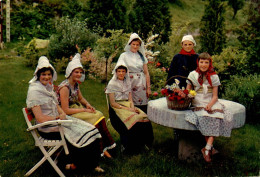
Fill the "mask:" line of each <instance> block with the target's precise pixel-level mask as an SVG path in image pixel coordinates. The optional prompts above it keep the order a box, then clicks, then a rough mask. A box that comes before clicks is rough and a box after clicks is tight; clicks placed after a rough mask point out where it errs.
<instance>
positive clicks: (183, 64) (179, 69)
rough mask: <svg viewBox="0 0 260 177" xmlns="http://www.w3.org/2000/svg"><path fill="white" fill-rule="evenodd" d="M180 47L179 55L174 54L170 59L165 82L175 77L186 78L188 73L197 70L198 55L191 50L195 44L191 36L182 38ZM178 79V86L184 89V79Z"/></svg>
mask: <svg viewBox="0 0 260 177" xmlns="http://www.w3.org/2000/svg"><path fill="white" fill-rule="evenodd" d="M181 46H182V49H181V51H180V53H178V54H176V55H175V56H174V57H173V59H172V62H171V65H170V69H169V72H168V77H167V80H168V79H170V78H171V77H172V76H176V75H180V76H184V77H188V75H189V73H190V72H191V71H193V70H195V69H196V68H197V62H196V61H197V58H198V54H196V52H195V51H194V49H193V48H194V46H196V42H195V40H194V39H193V37H192V35H185V36H183V38H182V40H181ZM178 79H179V80H180V86H181V87H185V88H186V79H182V78H178ZM168 84H172V82H168Z"/></svg>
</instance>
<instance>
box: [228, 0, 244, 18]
mask: <svg viewBox="0 0 260 177" xmlns="http://www.w3.org/2000/svg"><path fill="white" fill-rule="evenodd" d="M244 1H245V0H228V5H230V6H231V7H232V8H233V10H234V15H233V19H234V18H235V17H236V14H237V11H238V10H240V9H242V7H243V6H244Z"/></svg>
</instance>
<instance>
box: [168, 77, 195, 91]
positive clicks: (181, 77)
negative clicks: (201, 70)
mask: <svg viewBox="0 0 260 177" xmlns="http://www.w3.org/2000/svg"><path fill="white" fill-rule="evenodd" d="M176 77H181V78H183V79H187V80H189V81H190V83H191V86H192V89H194V85H193V83H192V81H191V80H190V79H189V78H187V77H185V76H181V75H175V76H172V77H170V79H168V80H167V81H166V82H165V86H166V85H167V84H168V82H169V81H171V80H172V79H174V78H176ZM185 89H186V88H185Z"/></svg>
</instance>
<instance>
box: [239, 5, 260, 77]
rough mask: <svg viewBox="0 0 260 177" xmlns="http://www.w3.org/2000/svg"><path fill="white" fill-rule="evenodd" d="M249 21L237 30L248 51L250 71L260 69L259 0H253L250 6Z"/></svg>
mask: <svg viewBox="0 0 260 177" xmlns="http://www.w3.org/2000/svg"><path fill="white" fill-rule="evenodd" d="M248 14H249V16H248V19H247V22H246V23H245V24H243V25H241V26H240V28H239V29H238V30H237V33H238V35H239V37H238V39H239V41H240V44H241V49H240V50H242V51H246V54H247V59H248V63H249V68H250V73H252V74H254V73H259V70H260V60H259V54H260V31H259V29H260V13H259V2H258V1H257V0H252V1H251V2H250V5H249V8H248Z"/></svg>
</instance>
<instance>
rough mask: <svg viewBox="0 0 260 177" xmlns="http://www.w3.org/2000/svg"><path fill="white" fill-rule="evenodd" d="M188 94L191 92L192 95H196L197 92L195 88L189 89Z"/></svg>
mask: <svg viewBox="0 0 260 177" xmlns="http://www.w3.org/2000/svg"><path fill="white" fill-rule="evenodd" d="M189 94H191V95H192V96H196V95H197V93H196V91H195V90H190V91H189Z"/></svg>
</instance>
